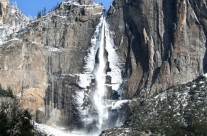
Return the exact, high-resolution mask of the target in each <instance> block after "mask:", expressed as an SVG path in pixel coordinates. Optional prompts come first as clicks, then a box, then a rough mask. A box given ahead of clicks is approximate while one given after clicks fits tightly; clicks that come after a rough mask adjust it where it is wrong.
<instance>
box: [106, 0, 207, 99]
mask: <svg viewBox="0 0 207 136" xmlns="http://www.w3.org/2000/svg"><path fill="white" fill-rule="evenodd" d="M206 8H207V7H206V1H205V0H201V1H196V0H176V1H175V0H160V1H153V0H147V1H146V0H141V1H140V0H127V1H126V0H114V1H113V4H112V6H111V8H110V9H109V11H108V13H107V14H108V21H109V24H110V29H111V30H112V31H114V32H115V37H116V38H114V39H115V45H116V47H117V48H118V51H119V57H120V58H121V61H122V62H123V63H124V64H125V67H122V69H123V76H124V77H125V78H126V79H127V81H126V83H125V85H124V87H125V90H124V93H125V95H124V97H125V98H131V97H132V96H134V95H139V96H140V95H141V96H145V95H146V94H149V95H151V94H153V93H155V92H156V91H159V90H161V89H165V88H168V87H170V86H173V85H176V84H180V83H186V82H188V81H191V80H192V79H195V78H196V77H197V76H198V75H200V74H203V73H204V72H206V47H205V46H206V32H207V31H206V15H207V13H206V10H207V9H206Z"/></svg>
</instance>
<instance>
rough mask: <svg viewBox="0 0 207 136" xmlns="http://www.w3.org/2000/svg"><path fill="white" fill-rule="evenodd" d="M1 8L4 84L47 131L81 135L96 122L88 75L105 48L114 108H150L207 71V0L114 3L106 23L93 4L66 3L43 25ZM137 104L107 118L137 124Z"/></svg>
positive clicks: (9, 8)
mask: <svg viewBox="0 0 207 136" xmlns="http://www.w3.org/2000/svg"><path fill="white" fill-rule="evenodd" d="M0 2H1V4H0V23H1V25H0V32H1V34H0V84H1V86H2V88H4V89H7V88H11V89H12V90H13V91H14V94H15V96H17V97H18V98H19V99H20V100H21V108H24V109H28V110H29V111H30V113H32V115H33V119H35V120H36V121H37V122H39V123H47V124H50V125H52V124H56V125H60V126H67V127H68V128H69V129H77V128H83V126H84V124H83V121H82V120H81V119H83V118H84V119H85V120H87V119H89V117H88V118H87V117H85V116H86V113H84V116H82V115H81V113H80V111H79V110H80V109H81V110H83V111H85V110H89V112H87V113H91V115H94V118H95V117H96V116H97V111H96V110H95V109H94V108H93V106H94V105H93V104H91V103H92V102H91V101H92V100H91V99H92V98H90V97H91V96H92V95H93V91H94V90H95V89H94V88H95V86H96V85H97V84H98V83H97V82H98V81H97V79H95V77H94V75H90V74H91V73H92V74H94V72H91V73H90V72H89V74H88V73H87V72H88V71H87V70H88V69H89V70H90V68H91V67H92V68H93V69H92V71H94V69H95V68H97V66H98V65H99V64H100V62H99V61H100V58H99V59H98V56H99V55H98V54H99V53H100V52H101V51H100V47H98V45H99V44H100V43H101V40H102V45H103V46H104V49H103V50H102V53H103V56H104V58H103V60H104V61H106V62H105V63H106V65H107V66H106V67H104V68H103V70H104V74H105V75H106V77H105V78H104V80H106V81H105V82H104V83H103V84H102V85H103V87H105V86H106V88H107V90H109V93H108V94H106V96H104V99H107V102H106V103H107V104H111V103H113V102H114V100H116V101H118V99H120V98H122V99H132V98H136V99H138V100H140V99H142V100H143V99H145V98H149V97H151V96H153V95H154V94H155V93H159V92H160V91H164V90H166V89H167V88H169V87H172V86H175V85H178V84H185V83H188V82H189V81H192V80H193V79H196V78H197V77H198V76H200V75H202V74H204V73H206V71H207V63H206V62H207V60H206V59H207V56H206V46H207V42H206V38H207V21H206V18H207V2H206V0H200V1H196V0H159V1H154V0H114V1H113V3H112V4H111V7H110V9H109V11H107V13H106V17H105V18H106V19H105V18H104V19H103V17H102V15H103V9H104V8H103V6H101V5H99V4H97V3H94V2H92V1H91V0H73V1H69V0H66V1H65V2H62V3H61V4H60V5H59V6H57V7H56V8H55V9H54V11H52V12H50V13H48V14H47V15H46V16H43V17H41V18H38V19H35V20H30V19H28V18H27V17H25V16H24V15H23V14H22V13H21V12H20V11H19V10H18V9H17V8H16V7H15V6H11V5H9V4H8V1H6V0H4V1H0ZM100 39H101V40H100ZM96 40H97V41H96ZM98 40H100V41H98ZM94 42H97V43H95V44H97V45H96V46H97V47H96V46H94V48H93V46H92V45H93V44H94ZM99 42H100V43H99ZM109 45H110V47H109ZM99 46H100V45H99ZM98 48H99V49H98ZM90 54H92V57H94V58H90V56H89V55H90ZM90 59H91V60H90ZM87 61H91V62H92V63H88V62H87ZM89 64H93V65H94V66H91V65H89ZM120 73H121V76H120V77H119V74H120ZM116 84H118V86H117V85H116ZM114 88H116V89H114ZM81 91H82V92H81ZM168 91H169V90H168ZM170 91H173V90H172V89H171V90H170ZM80 92H81V93H80ZM120 92H121V93H120ZM80 99H81V100H80ZM79 101H83V103H81V104H80V102H79ZM146 101H147V100H146ZM149 101H153V100H151V99H150V100H149ZM117 103H119V101H118V102H117ZM137 103H139V101H137V100H135V101H132V102H128V101H127V102H126V101H123V103H121V104H122V105H124V106H123V107H121V108H120V105H118V104H117V105H118V106H117V105H116V104H115V105H116V106H117V107H119V108H120V109H119V110H117V109H116V108H115V109H113V108H111V107H113V106H114V105H113V106H111V107H107V108H108V109H107V110H108V111H109V113H110V114H111V119H112V120H113V119H114V118H115V117H117V116H119V114H120V113H119V111H121V112H123V113H125V112H126V111H127V112H126V115H123V114H121V117H123V116H129V114H130V113H131V109H132V107H133V106H132V105H139V104H137ZM116 106H114V107H116ZM139 106H140V105H139ZM139 106H138V107H137V109H138V111H139V110H140V109H139ZM150 106H151V105H150V104H149V106H148V107H150ZM91 107H92V108H91ZM135 107H136V106H135ZM122 115H123V116H122ZM88 116H89V115H88ZM123 118H124V117H123ZM146 118H147V117H146ZM74 120H75V122H74ZM111 122H113V121H111ZM132 124H133V122H132ZM91 126H92V127H93V126H94V124H91ZM91 126H89V129H92V128H91ZM128 131H129V129H128V128H126V129H123V133H124V132H128ZM109 133H110V132H109Z"/></svg>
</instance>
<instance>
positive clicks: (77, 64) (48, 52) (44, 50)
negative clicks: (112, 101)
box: [0, 1, 103, 124]
mask: <svg viewBox="0 0 207 136" xmlns="http://www.w3.org/2000/svg"><path fill="white" fill-rule="evenodd" d="M3 10H4V13H5V12H6V11H11V13H10V12H8V13H7V14H6V15H3V21H2V22H3V24H2V35H1V36H2V39H1V40H2V44H1V48H0V67H1V68H0V75H1V76H0V84H1V86H2V87H3V88H9V87H10V88H11V89H12V90H13V91H14V94H15V95H16V96H17V97H18V98H20V99H21V100H22V102H21V103H22V107H23V108H25V109H29V111H30V112H31V113H32V115H34V118H37V121H38V122H44V121H45V119H47V120H48V119H49V118H50V116H54V117H53V120H51V122H61V124H65V123H67V122H68V121H69V122H70V121H72V119H74V116H75V115H74V114H75V111H73V109H74V108H72V107H73V106H74V105H73V103H72V101H73V100H72V99H73V95H75V93H76V92H75V88H76V89H77V88H78V89H79V88H80V87H79V86H78V85H77V82H76V80H78V78H79V77H78V76H76V74H80V73H82V72H83V65H84V63H85V62H84V57H85V56H86V55H87V49H88V48H89V46H90V42H91V37H92V35H93V33H94V31H95V26H96V25H97V24H98V22H99V18H100V17H101V15H102V10H103V7H102V6H101V5H98V4H95V3H92V2H90V1H85V2H82V3H78V2H75V1H74V2H70V1H68V2H63V3H61V4H60V5H59V6H58V7H57V8H56V9H55V10H54V11H52V12H51V13H49V14H48V15H46V16H43V17H42V18H40V19H36V20H28V19H27V18H26V17H24V16H23V15H22V14H21V13H20V12H19V10H18V9H16V8H15V7H14V6H9V5H6V6H5V7H4V8H3ZM13 16H15V17H16V18H18V17H21V18H20V19H17V20H18V21H19V22H18V25H19V24H21V25H23V24H25V25H24V26H22V27H20V28H19V26H17V25H16V23H15V24H13V23H12V22H15V20H14V21H13V19H15V18H13ZM22 18H23V19H22ZM7 20H8V21H7ZM24 22H26V23H24ZM12 27H13V28H14V29H15V30H11V28H12ZM8 29H9V30H11V32H9V33H7V32H8V31H7V30H8ZM4 31H5V33H3V32H4ZM45 111H46V112H45ZM52 114H53V115H52ZM60 115H62V116H61V117H62V120H60V119H59V117H60ZM66 118H67V119H66ZM68 118H69V119H68ZM56 119H57V120H56ZM64 121H65V122H64ZM77 122H78V121H77Z"/></svg>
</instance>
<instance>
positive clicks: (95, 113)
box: [37, 16, 128, 136]
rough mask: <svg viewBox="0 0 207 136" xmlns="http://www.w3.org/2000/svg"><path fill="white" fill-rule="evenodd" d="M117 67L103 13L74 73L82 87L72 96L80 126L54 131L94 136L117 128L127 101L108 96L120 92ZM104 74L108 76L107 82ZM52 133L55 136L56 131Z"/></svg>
mask: <svg viewBox="0 0 207 136" xmlns="http://www.w3.org/2000/svg"><path fill="white" fill-rule="evenodd" d="M120 67H121V64H120V60H119V57H118V54H117V49H116V46H115V45H114V41H113V32H111V31H110V29H109V25H108V24H107V21H106V20H105V18H104V16H102V17H101V18H100V22H99V24H98V25H97V26H96V31H95V32H94V35H93V36H92V39H91V46H90V48H89V49H88V54H87V56H85V66H84V72H83V73H82V74H76V76H77V77H78V80H77V83H78V85H79V86H80V87H81V88H83V89H80V90H76V96H75V97H76V103H77V105H78V107H77V110H78V111H79V114H80V118H81V120H82V123H83V129H82V130H81V131H80V130H78V131H74V132H68V133H67V132H63V131H60V132H59V131H57V135H58V134H61V135H64V134H65V135H68V136H70V135H71V136H75V135H77V136H83V135H84V136H92V135H93V136H97V135H99V134H100V133H101V132H102V131H103V130H104V129H107V128H112V127H119V126H121V125H122V124H123V121H124V120H125V118H124V116H125V115H124V114H125V112H126V111H123V109H122V107H123V105H125V104H126V103H127V102H128V100H120V99H121V98H116V99H113V98H112V96H111V94H113V93H114V92H116V93H118V94H117V95H119V96H121V93H122V84H123V83H122V82H123V79H122V76H121V68H120ZM107 69H110V70H107ZM107 77H108V78H110V82H109V81H108V79H107ZM106 82H107V83H106ZM108 94H110V95H108ZM121 112H124V113H121ZM37 127H38V128H39V129H42V128H43V130H48V132H46V133H48V134H49V132H54V131H55V130H53V128H50V127H46V128H47V129H45V128H44V126H41V125H37ZM62 132H63V133H64V134H62ZM52 134H54V135H55V136H56V134H55V133H52Z"/></svg>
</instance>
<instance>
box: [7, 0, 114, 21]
mask: <svg viewBox="0 0 207 136" xmlns="http://www.w3.org/2000/svg"><path fill="white" fill-rule="evenodd" d="M9 1H10V3H14V1H16V3H17V7H18V8H20V9H21V11H22V12H23V13H24V14H25V15H27V16H32V17H36V16H37V12H38V11H41V10H42V9H43V8H44V7H46V9H47V11H48V10H50V9H51V8H52V7H54V6H55V5H57V3H60V2H62V1H64V0H9ZM93 1H95V2H102V3H103V4H104V6H105V7H106V9H108V8H109V5H110V4H111V2H112V0H93Z"/></svg>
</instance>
